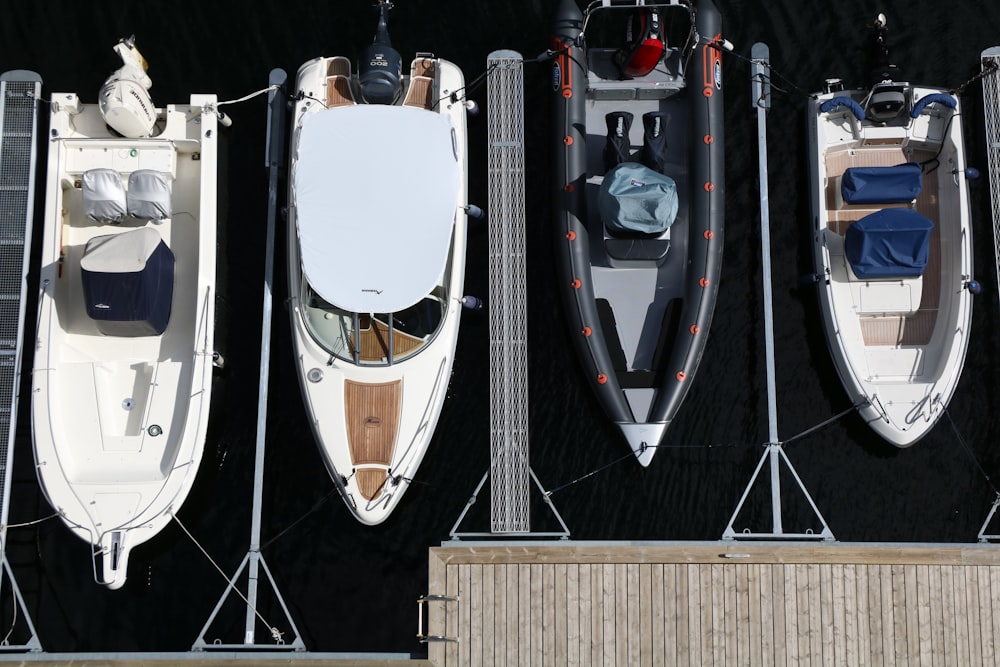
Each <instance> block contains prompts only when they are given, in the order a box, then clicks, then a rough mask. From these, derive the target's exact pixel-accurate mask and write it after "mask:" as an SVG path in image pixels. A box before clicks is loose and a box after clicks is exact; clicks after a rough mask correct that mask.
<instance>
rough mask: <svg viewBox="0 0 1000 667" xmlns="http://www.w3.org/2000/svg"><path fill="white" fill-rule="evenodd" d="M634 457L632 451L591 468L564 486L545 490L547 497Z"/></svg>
mask: <svg viewBox="0 0 1000 667" xmlns="http://www.w3.org/2000/svg"><path fill="white" fill-rule="evenodd" d="M634 457H635V454H633V453H632V452H629V453H628V454H626V455H625V456H623V457H621V458H619V459H615V460H614V461H612V462H611V463H606V464H604V465H603V466H601V467H600V468H597V469H596V470H591V471H590V472H588V473H587V474H586V475H583V476H581V477H577V478H576V479H574V480H573V481H571V482H567V483H566V484H563V485H562V486H557V487H556V488H554V489H552V490H551V491H546V492H545V497H546V498H551V497H552V494H554V493H559V492H560V491H562V490H563V489H565V488H568V487H570V486H573V485H574V484H576V483H578V482H582V481H583V480H585V479H587V478H588V477H593V476H594V475H596V474H598V473H601V472H604V471H605V470H607V469H608V468H610V467H612V466H614V465H617V464H619V463H621V462H622V461H626V460H628V459H631V458H634Z"/></svg>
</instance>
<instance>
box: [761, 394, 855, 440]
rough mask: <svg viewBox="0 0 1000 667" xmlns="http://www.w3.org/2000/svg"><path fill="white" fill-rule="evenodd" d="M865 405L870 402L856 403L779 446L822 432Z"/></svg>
mask: <svg viewBox="0 0 1000 667" xmlns="http://www.w3.org/2000/svg"><path fill="white" fill-rule="evenodd" d="M865 405H868V401H858V402H857V403H855V404H854V405H852V406H851V407H849V408H847V409H846V410H844V411H842V412H838V413H837V414H835V415H834V416H832V417H830V418H829V419H824V420H823V421H821V422H820V423H818V424H816V425H815V426H810V427H809V428H807V429H806V430H804V431H802V432H800V433H798V434H797V435H793V436H792V437H790V438H787V439H785V440H782V441H781V442H780V443H779V444H781V445H787V444H788V443H790V442H794V441H796V440H798V439H800V438H804V437H806V436H807V435H809V434H810V433H815V432H816V431H818V430H820V429H821V428H823V427H824V426H827V425H828V424H832V423H833V422H835V421H837V420H838V419H841V418H842V417H844V416H846V415H848V414H850V413H851V412H854V411H855V410H857V409H858V408H861V407H864V406H865Z"/></svg>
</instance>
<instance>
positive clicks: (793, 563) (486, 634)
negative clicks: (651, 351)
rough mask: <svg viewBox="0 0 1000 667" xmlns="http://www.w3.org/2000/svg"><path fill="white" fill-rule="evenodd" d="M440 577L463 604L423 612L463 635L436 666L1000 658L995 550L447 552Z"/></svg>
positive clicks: (998, 556) (434, 577) (437, 563)
mask: <svg viewBox="0 0 1000 667" xmlns="http://www.w3.org/2000/svg"><path fill="white" fill-rule="evenodd" d="M725 554H729V555H730V556H736V557H735V558H734V557H730V558H726V557H725ZM430 567H431V576H430V577H429V582H430V585H431V586H435V585H437V586H443V587H445V589H446V590H430V591H429V592H430V593H441V594H446V595H456V594H457V595H459V596H460V600H459V601H458V602H453V603H448V605H451V608H450V609H449V608H448V605H437V606H433V607H431V608H430V609H429V610H428V613H429V614H430V619H429V623H430V626H429V627H435V628H440V629H441V630H440V633H441V634H444V635H446V636H450V637H455V638H457V639H458V641H457V642H454V643H448V644H446V645H445V644H433V645H431V646H430V649H429V650H430V655H429V657H430V659H431V660H432V661H433V662H434V663H435V664H438V665H475V664H485V665H501V664H507V665H576V664H591V665H618V664H630V665H632V664H635V665H692V664H726V665H804V664H809V665H842V664H850V665H924V664H935V665H937V664H956V665H966V664H977V665H978V664H986V665H997V664H998V663H1000V660H998V651H997V641H998V639H1000V613H998V611H997V606H998V605H1000V549H997V548H996V547H994V546H991V545H983V546H979V545H967V546H954V545H935V546H933V547H931V546H913V547H908V546H889V545H886V546H872V547H868V546H857V545H781V546H774V545H759V544H754V545H748V544H729V543H725V544H721V543H720V544H714V545H684V546H662V547H661V546H641V547H638V546H637V547H629V546H601V545H596V546H570V545H565V546H564V545H554V546H549V545H545V546H537V545H533V546H523V545H514V546H510V545H507V546H504V547H492V546H481V545H477V546H475V547H472V546H456V547H451V546H449V547H440V548H434V549H431V555H430ZM435 572H436V574H435Z"/></svg>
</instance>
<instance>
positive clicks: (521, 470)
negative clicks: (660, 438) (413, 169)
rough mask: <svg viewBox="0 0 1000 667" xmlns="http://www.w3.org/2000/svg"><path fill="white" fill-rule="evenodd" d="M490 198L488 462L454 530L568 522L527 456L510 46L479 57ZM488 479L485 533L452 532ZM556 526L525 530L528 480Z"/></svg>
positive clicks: (517, 116) (515, 63) (516, 102)
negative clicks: (484, 74) (482, 66)
mask: <svg viewBox="0 0 1000 667" xmlns="http://www.w3.org/2000/svg"><path fill="white" fill-rule="evenodd" d="M486 62H487V72H488V73H489V76H488V78H487V96H488V101H489V104H488V113H487V127H488V130H487V133H488V134H487V144H488V182H489V186H488V187H489V191H488V201H489V226H490V234H489V239H490V241H489V275H490V287H489V306H488V308H489V327H490V469H489V470H488V471H487V472H486V474H484V475H483V477H482V479H481V480H480V481H479V484H478V486H476V490H475V491H474V492H473V495H472V497H471V499H470V500H469V502H468V504H467V505H466V507H465V509H464V510H463V511H462V513H461V514H460V515H459V517H458V520H457V521H455V524H454V526H453V527H452V529H451V533H450V534H451V536H452V537H453V538H460V537H468V536H474V535H477V536H496V535H524V536H527V535H531V536H555V537H563V538H565V537H567V536H568V535H569V530H568V529H567V528H566V524H565V523H564V522H563V520H562V517H561V516H560V515H559V512H558V511H556V508H555V506H554V505H553V504H552V501H551V500H550V498H549V496H548V494H547V493H546V492H545V489H544V488H542V485H541V483H540V482H539V481H538V478H537V477H536V476H535V473H534V471H532V470H531V467H530V465H529V458H528V318H527V305H528V304H527V292H528V290H527V275H526V274H527V270H526V252H525V247H526V243H525V228H526V222H525V218H526V216H525V205H524V198H525V189H524V60H523V58H522V57H521V54H520V53H517V52H516V51H509V50H500V51H493V52H492V53H490V54H489V56H488V57H487V59H486ZM487 478H489V480H490V533H459V532H458V526H459V524H460V523H462V520H463V519H464V518H465V515H466V514H467V513H468V511H469V509H470V508H471V507H472V505H473V504H474V503H475V502H476V497H477V495H478V494H479V492H480V490H481V489H482V488H483V486H484V485H485V483H486V480H487ZM532 483H534V485H535V486H536V487H537V488H538V490H539V491H540V492H541V494H542V498H543V500H544V501H545V503H546V504H547V505H548V507H549V509H550V510H551V511H552V513H553V515H554V516H555V517H556V519H557V520H558V522H559V524H560V525H561V526H562V531H559V532H553V533H534V532H531V512H530V506H531V503H530V491H531V484H532Z"/></svg>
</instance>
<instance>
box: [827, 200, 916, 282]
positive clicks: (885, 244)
mask: <svg viewBox="0 0 1000 667" xmlns="http://www.w3.org/2000/svg"><path fill="white" fill-rule="evenodd" d="M932 229H934V223H933V222H931V221H930V220H928V219H927V218H925V217H924V216H922V215H920V214H919V213H917V212H916V211H914V210H913V209H909V208H887V209H883V210H881V211H877V212H876V213H872V214H871V215H867V216H865V217H864V218H862V219H861V220H858V221H857V222H855V223H854V224H853V225H851V226H850V227H848V228H847V233H846V234H845V235H844V250H845V253H846V254H847V261H849V262H850V263H851V268H852V269H854V274H855V275H856V276H857V277H858V278H866V279H867V278H909V277H916V276H919V275H922V274H923V272H924V269H925V268H927V254H928V248H929V245H930V239H931V230H932Z"/></svg>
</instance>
